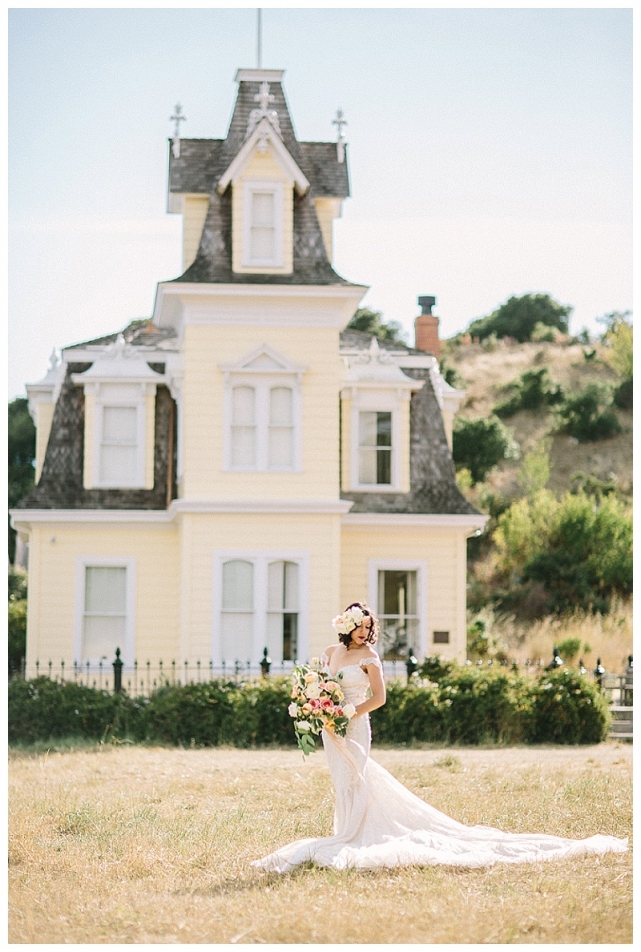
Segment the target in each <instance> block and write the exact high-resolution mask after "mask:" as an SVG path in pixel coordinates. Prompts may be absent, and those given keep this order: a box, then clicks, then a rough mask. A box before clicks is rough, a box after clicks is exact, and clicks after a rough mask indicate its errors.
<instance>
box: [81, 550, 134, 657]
mask: <svg viewBox="0 0 641 952" xmlns="http://www.w3.org/2000/svg"><path fill="white" fill-rule="evenodd" d="M134 586H135V560H134V559H121V560H119V559H111V558H110V559H105V558H100V557H98V558H96V559H91V558H83V557H81V558H79V559H78V562H77V566H76V635H75V645H74V655H75V660H76V661H79V662H80V663H83V664H86V663H87V662H89V663H90V664H91V665H97V664H99V663H100V662H101V661H102V662H103V664H104V663H105V662H106V663H107V664H110V663H111V662H112V661H113V660H114V657H115V654H116V648H120V652H121V655H122V658H123V660H124V661H125V663H127V664H131V663H132V661H133V637H134V617H133V616H134V604H135V601H134V599H135V593H134ZM109 670H110V669H109Z"/></svg>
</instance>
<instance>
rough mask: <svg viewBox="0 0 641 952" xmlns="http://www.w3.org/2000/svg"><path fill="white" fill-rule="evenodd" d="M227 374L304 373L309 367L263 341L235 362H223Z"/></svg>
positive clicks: (223, 369) (222, 366)
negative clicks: (297, 362) (295, 361)
mask: <svg viewBox="0 0 641 952" xmlns="http://www.w3.org/2000/svg"><path fill="white" fill-rule="evenodd" d="M220 369H221V370H222V371H223V373H225V374H230V373H236V374H247V373H249V374H270V373H271V374H296V375H297V376H300V375H301V374H304V373H305V371H306V370H307V367H305V366H303V365H302V364H296V363H294V362H293V361H291V360H290V359H289V358H288V357H285V356H284V355H283V354H281V353H279V352H278V351H277V350H276V349H275V348H274V347H271V346H270V345H269V344H267V343H263V344H261V345H260V347H256V348H255V349H254V350H252V351H250V353H248V354H246V355H245V356H244V357H241V359H240V360H239V361H237V362H236V363H233V364H221V365H220Z"/></svg>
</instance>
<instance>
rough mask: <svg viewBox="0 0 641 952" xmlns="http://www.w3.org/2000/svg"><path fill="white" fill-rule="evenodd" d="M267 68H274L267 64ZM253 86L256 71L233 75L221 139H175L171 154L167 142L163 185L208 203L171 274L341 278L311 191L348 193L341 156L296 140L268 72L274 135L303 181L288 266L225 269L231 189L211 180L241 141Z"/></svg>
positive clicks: (253, 280)
mask: <svg viewBox="0 0 641 952" xmlns="http://www.w3.org/2000/svg"><path fill="white" fill-rule="evenodd" d="M251 72H253V71H247V73H251ZM257 72H258V71H256V73H257ZM247 73H245V75H247ZM274 75H275V76H276V75H278V76H280V75H282V74H280V73H277V72H276V71H275V74H274ZM259 89H260V82H259V80H258V79H256V80H254V81H251V80H248V79H243V78H241V79H240V82H239V84H238V94H237V97H236V103H235V106H234V112H233V114H232V117H231V121H230V123H229V129H228V132H227V138H226V139H212V140H207V139H200V140H199V139H181V140H180V156H179V157H178V158H175V157H174V155H173V152H172V150H171V149H170V154H169V190H170V192H186V193H191V194H209V208H208V211H207V216H206V218H205V223H204V226H203V231H202V235H201V239H200V245H199V248H198V252H197V254H196V258H195V260H194V262H193V263H192V264H191V265H190V267H189V268H187V270H186V271H185V272H184V274H182V275H180V277H178V278H175V279H174V281H176V282H180V283H182V282H187V283H191V282H196V283H207V284H209V283H211V284H294V285H301V284H311V285H326V284H349V283H350V282H348V281H346V280H345V278H343V277H341V276H340V275H339V274H337V273H336V271H334V269H333V268H332V266H331V263H330V261H329V259H328V257H327V251H326V249H325V242H324V240H323V235H322V232H321V229H320V225H319V222H318V217H317V215H316V207H315V205H314V198H315V197H327V196H330V197H335V198H344V197H346V196H347V195H348V194H349V182H348V173H347V163H346V161H344V162H342V163H340V162H339V161H338V155H337V150H336V144H335V143H331V142H320V143H316V142H307V143H301V142H298V140H297V138H296V134H295V132H294V127H293V124H292V120H291V116H290V114H289V108H288V106H287V101H286V99H285V94H284V92H283V87H282V85H281V83H280V81H276V82H275V81H273V80H272V81H270V82H269V92H270V94H271V95H272V96H273V97H274V99H273V102H271V103H270V109H272V110H274V111H275V112H276V113H277V115H278V126H279V130H280V140H281V141H282V144H283V146H284V147H285V148H286V149H287V151H288V153H289V154H290V155H291V157H292V159H293V161H294V162H295V163H296V165H297V166H298V167H299V168H300V170H301V171H302V172H303V173H304V175H305V178H306V179H307V180H308V181H309V183H310V187H309V189H308V190H307V191H306V192H305V194H304V195H299V194H295V195H294V248H293V252H294V253H293V270H292V273H291V274H237V273H235V272H234V271H233V270H232V266H231V237H232V235H231V233H232V221H231V189H230V188H227V189H226V191H225V192H224V193H223V194H222V195H219V194H218V192H217V186H218V183H219V182H220V180H221V177H222V176H223V175H224V174H225V172H226V171H227V169H228V168H229V166H230V165H231V164H232V162H233V161H234V159H235V158H236V156H237V155H238V153H239V152H240V150H241V149H242V147H243V145H244V143H245V139H246V135H247V129H248V125H249V121H250V115H251V112H252V110H254V109H255V108H256V100H255V97H256V95H257V94H258V92H259ZM274 134H275V133H274Z"/></svg>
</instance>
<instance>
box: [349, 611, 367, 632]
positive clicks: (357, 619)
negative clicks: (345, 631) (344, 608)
mask: <svg viewBox="0 0 641 952" xmlns="http://www.w3.org/2000/svg"><path fill="white" fill-rule="evenodd" d="M350 615H351V616H352V618H353V619H354V624H355V625H356V627H357V628H358V626H359V625H360V624H361V622H362V621H363V618H364V617H365V615H364V614H363V612H362V611H361V609H360V608H352V609H351V611H350Z"/></svg>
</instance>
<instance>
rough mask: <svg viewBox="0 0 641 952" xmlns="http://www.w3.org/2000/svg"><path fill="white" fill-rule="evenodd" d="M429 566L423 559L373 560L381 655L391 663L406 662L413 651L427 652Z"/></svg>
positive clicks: (371, 595)
mask: <svg viewBox="0 0 641 952" xmlns="http://www.w3.org/2000/svg"><path fill="white" fill-rule="evenodd" d="M426 579H427V565H426V563H425V562H424V561H423V560H420V559H419V560H417V561H415V562H414V561H411V562H410V561H402V560H393V559H392V560H387V561H378V560H372V561H371V562H370V563H369V598H370V604H374V605H376V606H377V614H378V618H379V621H380V625H381V637H380V644H381V653H382V655H383V657H384V658H386V659H387V660H388V661H407V656H408V652H409V650H410V648H411V649H412V651H414V652H416V653H418V654H419V655H423V654H425V652H426V650H427V617H426V612H427V605H426V596H425V591H426Z"/></svg>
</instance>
